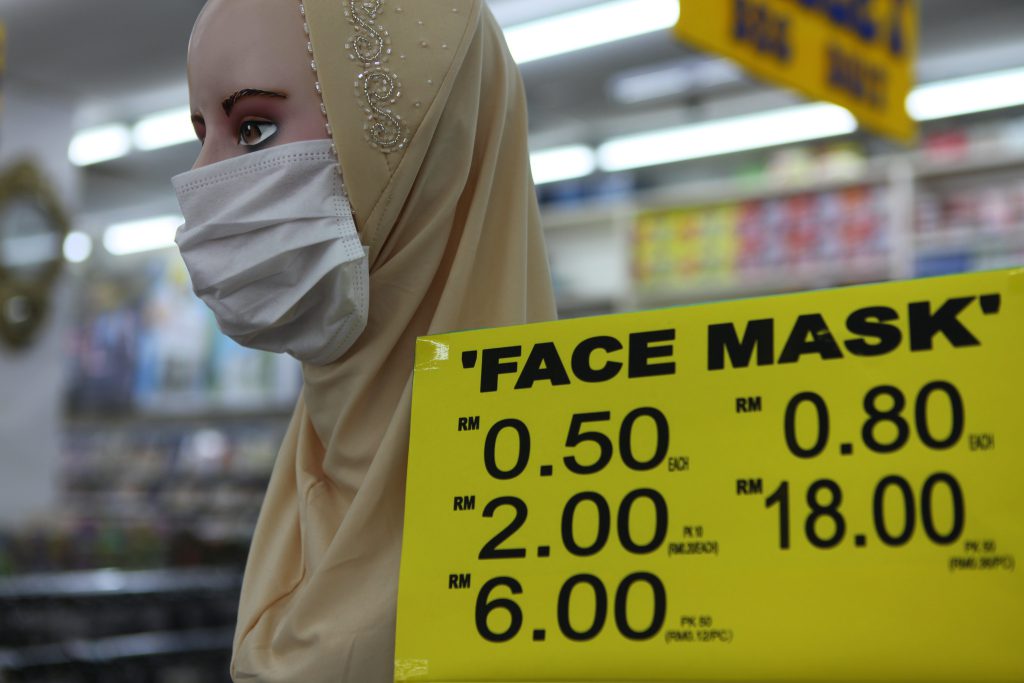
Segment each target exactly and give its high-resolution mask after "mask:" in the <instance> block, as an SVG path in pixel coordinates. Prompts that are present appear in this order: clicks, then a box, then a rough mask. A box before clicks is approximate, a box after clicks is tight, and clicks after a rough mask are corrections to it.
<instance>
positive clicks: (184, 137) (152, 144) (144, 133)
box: [132, 107, 196, 151]
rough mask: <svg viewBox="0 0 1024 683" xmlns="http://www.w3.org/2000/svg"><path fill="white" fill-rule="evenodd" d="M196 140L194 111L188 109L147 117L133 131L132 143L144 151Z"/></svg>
mask: <svg viewBox="0 0 1024 683" xmlns="http://www.w3.org/2000/svg"><path fill="white" fill-rule="evenodd" d="M195 139H196V133H195V129H194V128H193V127H192V110H191V109H189V108H188V107H180V108H178V109H173V110H170V111H164V112H160V113H158V114H153V115H152V116H147V117H146V118H144V119H142V120H141V121H139V122H138V123H137V124H135V127H134V128H133V129H132V141H133V142H134V143H135V146H136V147H137V148H138V149H141V150H143V151H149V150H153V149H161V148H163V147H173V146H174V145H180V144H183V143H185V142H192V141H193V140H195Z"/></svg>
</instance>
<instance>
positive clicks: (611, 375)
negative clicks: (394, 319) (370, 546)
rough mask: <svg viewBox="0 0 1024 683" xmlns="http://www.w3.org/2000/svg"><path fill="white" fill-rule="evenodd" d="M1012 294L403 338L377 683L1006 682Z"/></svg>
mask: <svg viewBox="0 0 1024 683" xmlns="http://www.w3.org/2000/svg"><path fill="white" fill-rule="evenodd" d="M1022 337H1024V270H1015V271H1001V272H992V273H984V274H973V275H963V276H955V277H948V278H938V279H928V280H917V281H910V282H902V283H893V284H884V285H876V286H865V287H852V288H847V289H839V290H833V291H824V292H814V293H806V294H797V295H790V296H780V297H773V298H765V299H756V300H749V301H737V302H727V303H721V304H713V305H703V306H693V307H686V308H674V309H665V310H659V311H651V312H643V313H631V314H623V315H616V316H606V317H595V318H586V319H578V320H569V321H563V322H556V323H545V324H537V325H529V326H523V327H511V328H504V329H493V330H481V331H476V332H465V333H459V334H448V335H439V336H434V337H426V338H423V339H420V340H419V342H418V345H417V358H416V370H415V378H414V392H413V412H412V441H411V450H410V454H409V470H408V485H407V500H406V513H405V533H404V541H403V556H402V569H401V581H400V588H399V602H398V632H397V653H396V672H395V680H396V681H431V682H435V683H442V682H443V683H447V682H453V683H454V682H455V681H476V682H483V681H493V682H512V681H519V682H522V681H537V682H540V681H546V682H549V683H550V682H552V681H633V682H638V683H640V682H643V683H646V682H653V681H761V680H785V681H840V680H843V681H848V680H858V681H878V680H885V681H923V680H928V681H962V682H966V681H971V682H983V681H1024V647H1021V643H1022V642H1024V571H1017V565H1016V562H1017V560H1019V559H1021V560H1024V524H1021V520H1022V519H1024V420H1022V419H1021V412H1020V411H1021V399H1020V392H1021V387H1022V386H1024V353H1022V349H1024V345H1022V341H1021V339H1022Z"/></svg>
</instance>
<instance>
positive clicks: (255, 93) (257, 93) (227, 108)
mask: <svg viewBox="0 0 1024 683" xmlns="http://www.w3.org/2000/svg"><path fill="white" fill-rule="evenodd" d="M246 97H277V98H280V99H282V100H284V99H288V96H287V95H285V94H284V93H280V92H273V91H271V90H255V89H253V88H245V89H244V90H239V91H238V92H236V93H233V94H232V95H231V96H229V97H228V98H227V99H226V100H224V102H223V103H222V104H221V106H223V107H224V113H225V114H227V115H228V116H231V110H232V109H233V108H234V107H235V103H236V102H238V101H239V100H241V99H244V98H246Z"/></svg>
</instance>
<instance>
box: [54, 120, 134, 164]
mask: <svg viewBox="0 0 1024 683" xmlns="http://www.w3.org/2000/svg"><path fill="white" fill-rule="evenodd" d="M131 149H132V139H131V135H130V134H129V132H128V127H127V126H123V125H121V124H119V123H117V124H112V125H109V126H99V127H96V128H86V129H85V130H83V131H81V132H79V133H76V134H75V136H74V137H73V138H71V145H70V146H69V147H68V159H70V160H71V163H72V164H74V165H75V166H90V165H92V164H98V163H100V162H102V161H110V160H111V159H117V158H119V157H123V156H124V155H126V154H128V152H130V151H131Z"/></svg>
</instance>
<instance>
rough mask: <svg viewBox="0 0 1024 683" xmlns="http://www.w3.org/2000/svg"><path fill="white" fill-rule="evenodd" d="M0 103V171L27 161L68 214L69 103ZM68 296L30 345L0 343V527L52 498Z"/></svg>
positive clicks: (34, 99) (16, 95) (61, 294)
mask: <svg viewBox="0 0 1024 683" xmlns="http://www.w3.org/2000/svg"><path fill="white" fill-rule="evenodd" d="M3 102H4V108H3V112H2V115H0V116H2V124H0V168H6V167H8V166H10V165H11V164H12V163H14V162H16V161H19V160H21V159H25V158H29V159H32V160H33V161H35V163H36V164H37V166H38V167H39V168H40V169H41V170H42V171H43V173H44V175H45V176H46V178H47V179H48V180H49V182H50V183H51V184H52V185H53V186H54V188H55V190H56V191H57V194H58V197H59V198H60V201H61V202H62V204H63V205H64V209H65V211H67V212H68V213H69V214H70V213H71V212H72V210H73V209H74V208H75V205H76V204H77V199H78V182H77V179H78V174H77V172H76V170H75V169H74V168H73V167H72V166H71V165H70V164H69V163H68V161H67V148H68V142H69V141H70V139H71V132H72V128H71V119H72V111H71V109H72V108H71V104H70V102H69V101H65V100H62V99H60V98H55V97H52V96H46V95H41V94H39V93H34V92H32V91H31V90H26V89H19V88H18V87H17V86H16V85H15V84H8V85H7V87H5V89H4V100H3ZM69 294H70V292H69V291H68V288H67V286H66V285H63V286H60V285H58V287H57V288H56V289H55V291H54V298H53V305H52V307H51V310H50V314H49V317H48V318H47V320H46V322H45V323H44V325H43V328H42V329H41V330H40V331H39V333H38V334H37V336H36V341H35V344H34V345H33V346H32V347H30V348H28V349H26V350H23V351H20V352H15V351H11V350H10V349H9V348H8V347H6V346H5V345H4V344H2V343H0V527H10V526H17V525H21V524H25V523H27V522H28V521H30V520H31V519H33V518H34V517H36V516H38V515H40V514H41V513H43V512H45V511H46V510H47V509H48V508H50V507H51V506H52V504H53V502H54V499H55V496H56V492H57V485H58V480H57V476H58V474H59V462H60V438H61V412H62V411H61V408H62V406H61V402H62V398H63V389H64V375H65V368H66V360H65V357H66V354H65V352H64V344H65V338H66V331H67V325H68V321H69V319H70V314H71V310H70V306H69V299H70V297H69Z"/></svg>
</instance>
